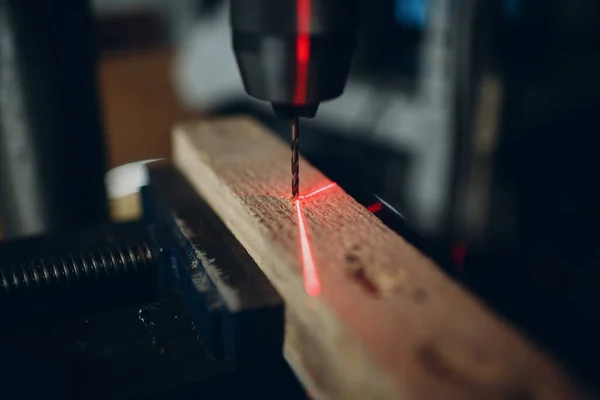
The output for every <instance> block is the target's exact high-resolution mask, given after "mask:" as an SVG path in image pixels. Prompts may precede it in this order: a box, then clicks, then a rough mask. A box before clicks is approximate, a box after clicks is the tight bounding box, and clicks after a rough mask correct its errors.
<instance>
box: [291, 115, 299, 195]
mask: <svg viewBox="0 0 600 400" xmlns="http://www.w3.org/2000/svg"><path fill="white" fill-rule="evenodd" d="M299 128H300V125H299V123H298V117H295V118H294V119H293V120H292V200H294V201H295V200H296V199H297V198H298V192H299V190H300V177H299V173H300V159H299V157H298V148H299V147H300V131H299Z"/></svg>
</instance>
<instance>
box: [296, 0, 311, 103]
mask: <svg viewBox="0 0 600 400" xmlns="http://www.w3.org/2000/svg"><path fill="white" fill-rule="evenodd" d="M310 9H311V0H296V28H297V30H298V36H297V37H296V88H295V90H294V104H296V105H302V104H304V103H306V91H307V84H308V61H309V60H310V34H309V33H310Z"/></svg>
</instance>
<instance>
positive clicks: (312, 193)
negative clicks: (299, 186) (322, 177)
mask: <svg viewBox="0 0 600 400" xmlns="http://www.w3.org/2000/svg"><path fill="white" fill-rule="evenodd" d="M334 186H337V183H335V182H332V183H330V184H329V185H326V186H323V187H322V188H320V189H317V190H315V191H314V192H311V193H309V194H307V195H304V196H298V198H299V199H307V198H309V197H312V196H314V195H316V194H319V193H321V192H324V191H325V190H327V189H331V188H332V187H334Z"/></svg>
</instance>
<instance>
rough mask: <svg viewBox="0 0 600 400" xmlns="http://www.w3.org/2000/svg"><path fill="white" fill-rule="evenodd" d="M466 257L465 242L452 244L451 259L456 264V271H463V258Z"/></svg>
mask: <svg viewBox="0 0 600 400" xmlns="http://www.w3.org/2000/svg"><path fill="white" fill-rule="evenodd" d="M466 257H467V245H466V243H462V242H458V243H455V244H454V246H452V260H453V261H454V263H455V264H456V268H457V269H458V272H463V266H464V264H465V258H466Z"/></svg>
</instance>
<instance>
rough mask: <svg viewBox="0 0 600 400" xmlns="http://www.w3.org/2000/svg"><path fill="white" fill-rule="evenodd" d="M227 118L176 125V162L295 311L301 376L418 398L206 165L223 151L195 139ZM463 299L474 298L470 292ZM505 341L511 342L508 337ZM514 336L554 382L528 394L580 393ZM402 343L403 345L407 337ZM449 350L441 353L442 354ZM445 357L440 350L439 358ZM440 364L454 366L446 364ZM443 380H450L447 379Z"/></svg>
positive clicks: (319, 387) (348, 388)
mask: <svg viewBox="0 0 600 400" xmlns="http://www.w3.org/2000/svg"><path fill="white" fill-rule="evenodd" d="M226 120H227V121H228V126H231V124H232V123H233V122H232V121H234V123H235V124H239V129H240V130H241V131H243V130H245V129H249V127H250V126H252V129H253V130H256V123H255V122H253V121H251V120H249V119H247V118H237V119H235V120H233V119H232V118H228V119H226ZM222 121H224V120H223V119H217V120H212V121H210V120H209V121H203V122H200V123H199V124H188V125H183V126H180V127H178V128H176V129H175V132H174V136H173V149H174V162H175V164H176V165H177V167H178V168H179V169H180V170H181V171H182V172H183V173H184V175H186V177H187V178H188V180H190V182H191V183H192V185H193V186H194V187H195V188H196V190H197V191H198V193H199V194H200V195H201V196H202V197H203V198H204V199H205V200H206V201H207V203H208V204H209V205H210V206H211V207H212V208H213V209H214V210H215V212H216V213H217V214H218V215H219V216H220V217H221V218H222V219H223V221H224V222H225V224H226V225H227V226H228V227H229V229H230V230H231V231H232V233H233V234H234V235H235V236H236V237H237V238H238V240H239V241H240V242H241V243H242V245H244V247H245V248H246V249H247V251H248V252H249V254H250V255H251V256H252V257H253V258H254V259H255V261H256V263H257V264H258V265H259V266H260V267H261V269H262V270H263V272H264V273H265V274H266V275H267V277H268V278H269V280H270V281H271V283H272V284H273V285H274V286H275V288H276V289H277V290H278V291H279V293H280V294H281V296H282V297H283V298H284V300H285V302H286V307H287V310H288V311H287V316H286V344H285V355H286V358H287V359H288V361H289V362H290V364H291V366H292V368H293V369H294V370H295V372H296V374H297V375H298V377H299V378H300V379H301V380H302V382H303V383H304V385H305V386H306V387H307V388H308V389H309V390H310V391H311V393H312V395H313V396H315V397H316V398H322V399H371V398H382V399H387V398H390V399H391V398H407V399H408V398H415V396H418V395H419V393H415V391H414V390H413V389H412V388H411V382H403V381H402V379H401V378H402V377H401V376H397V375H395V374H394V373H389V371H386V370H385V369H382V368H380V367H379V365H378V364H377V362H374V360H373V357H371V355H370V354H369V351H368V350H367V349H366V348H365V346H364V343H363V342H362V341H361V340H360V338H359V337H360V335H357V334H356V333H355V332H353V331H352V329H349V328H348V326H347V325H346V324H345V323H344V322H343V321H342V320H343V318H340V317H339V316H338V315H336V313H335V312H334V311H333V310H332V309H331V307H329V306H328V304H326V303H325V302H324V301H323V299H322V298H319V297H317V298H311V297H309V296H308V295H307V294H306V292H305V291H304V287H303V285H302V279H301V276H299V274H298V271H297V270H296V269H294V268H290V267H288V266H287V265H286V263H288V262H289V260H288V258H287V256H286V254H284V253H285V252H283V251H282V250H281V249H279V248H278V247H277V244H276V243H273V238H271V237H268V236H267V235H265V234H264V232H263V231H262V230H261V229H260V227H259V226H258V224H259V223H258V221H257V220H256V219H254V218H253V217H252V215H250V214H249V213H248V212H247V210H246V209H244V206H243V205H242V204H241V203H240V202H239V201H238V198H237V197H236V195H235V194H234V191H233V190H232V189H231V188H230V187H228V186H227V183H226V182H222V181H221V179H220V177H219V176H218V174H216V173H215V172H214V171H213V170H212V169H211V168H210V165H209V164H210V163H208V162H206V161H207V158H210V157H218V154H211V155H210V156H209V155H207V154H204V153H203V150H202V149H198V148H197V146H196V145H195V143H194V140H192V138H193V136H194V135H198V134H201V133H199V132H200V131H202V132H203V133H202V134H210V133H207V131H210V129H211V124H220V123H222ZM261 129H262V128H261ZM263 131H264V132H265V133H264V140H265V141H277V140H278V139H277V138H275V137H274V136H273V135H270V134H268V133H267V131H266V130H265V129H263ZM215 134H218V133H216V132H215ZM261 140H263V138H261ZM284 150H285V151H287V148H286V147H285V146H283V147H282V151H284ZM207 151H211V150H210V149H209V150H207ZM307 167H308V168H312V167H311V166H310V165H309V164H308V163H306V162H304V163H303V165H302V168H303V172H305V170H306V168H307ZM264 173H267V172H266V171H265V172H264ZM352 201H353V200H352ZM424 268H427V266H424ZM448 284H452V285H454V284H453V283H450V280H449V278H448ZM464 296H467V297H471V296H470V295H469V294H467V293H466V292H465V293H464ZM450 300H451V299H450ZM480 309H481V310H482V311H481V318H482V319H485V318H487V319H489V318H490V316H489V314H490V313H489V312H487V310H486V309H485V308H484V307H480ZM457 312H460V310H458V311H457ZM484 314H485V315H484ZM494 318H495V317H494ZM474 325H476V324H474ZM503 325H504V324H503ZM503 330H504V329H503ZM506 330H508V328H506ZM513 337H514V338H513ZM490 339H492V340H493V338H490ZM502 339H503V340H505V339H506V335H505V336H504V337H502ZM513 339H514V340H515V344H514V345H515V346H519V347H523V349H525V350H522V351H523V352H527V353H528V354H522V356H523V357H522V358H523V360H527V359H534V361H533V365H536V366H538V367H539V371H534V372H535V373H533V374H532V376H535V377H536V380H537V381H539V378H540V377H543V380H546V379H548V385H547V387H546V384H545V383H544V382H542V383H539V382H537V383H536V385H535V388H533V389H532V388H528V389H523V390H524V393H527V394H528V395H530V396H531V397H529V398H540V399H541V398H556V399H562V398H574V397H577V396H574V395H573V393H572V392H571V385H570V382H569V380H568V379H567V378H565V377H564V375H563V374H562V373H561V372H560V371H559V370H558V368H556V367H554V366H553V365H552V363H551V362H550V361H549V360H548V359H547V358H546V357H545V356H544V355H542V354H540V352H539V351H538V350H537V349H536V348H535V347H533V346H530V345H529V344H526V345H525V346H523V340H522V339H521V338H519V337H518V335H512V336H511V335H509V340H513ZM503 345H506V343H504V344H503ZM398 346H402V341H401V340H399V342H398ZM520 350H521V349H520ZM443 352H444V351H443V350H442V352H441V353H442V355H443ZM529 353H531V354H529ZM439 355H440V354H439V353H438V354H437V355H435V354H434V357H435V356H439ZM449 357H453V356H452V355H450V356H449ZM458 362H460V357H459V361H458ZM438 367H440V368H442V369H443V368H447V367H448V368H452V366H447V365H442V366H439V365H438ZM515 368H519V366H515ZM536 374H537V375H539V376H536ZM399 378H400V379H399ZM524 380H526V379H525V378H524ZM427 384H432V385H434V384H436V382H435V379H431V380H430V382H427ZM443 384H444V385H447V382H444V383H443ZM504 389H506V388H500V390H499V393H498V395H497V396H496V395H494V396H493V398H509V397H514V395H515V392H514V391H511V390H504ZM482 393H483V392H482V391H481V388H478V387H474V388H472V390H470V389H468V388H467V389H465V390H456V391H455V390H451V391H450V392H449V393H448V394H449V397H448V398H465V397H469V398H477V396H480V395H481V394H482ZM473 396H475V397H473ZM548 396H550V397H548ZM419 398H421V397H420V396H419Z"/></svg>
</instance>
